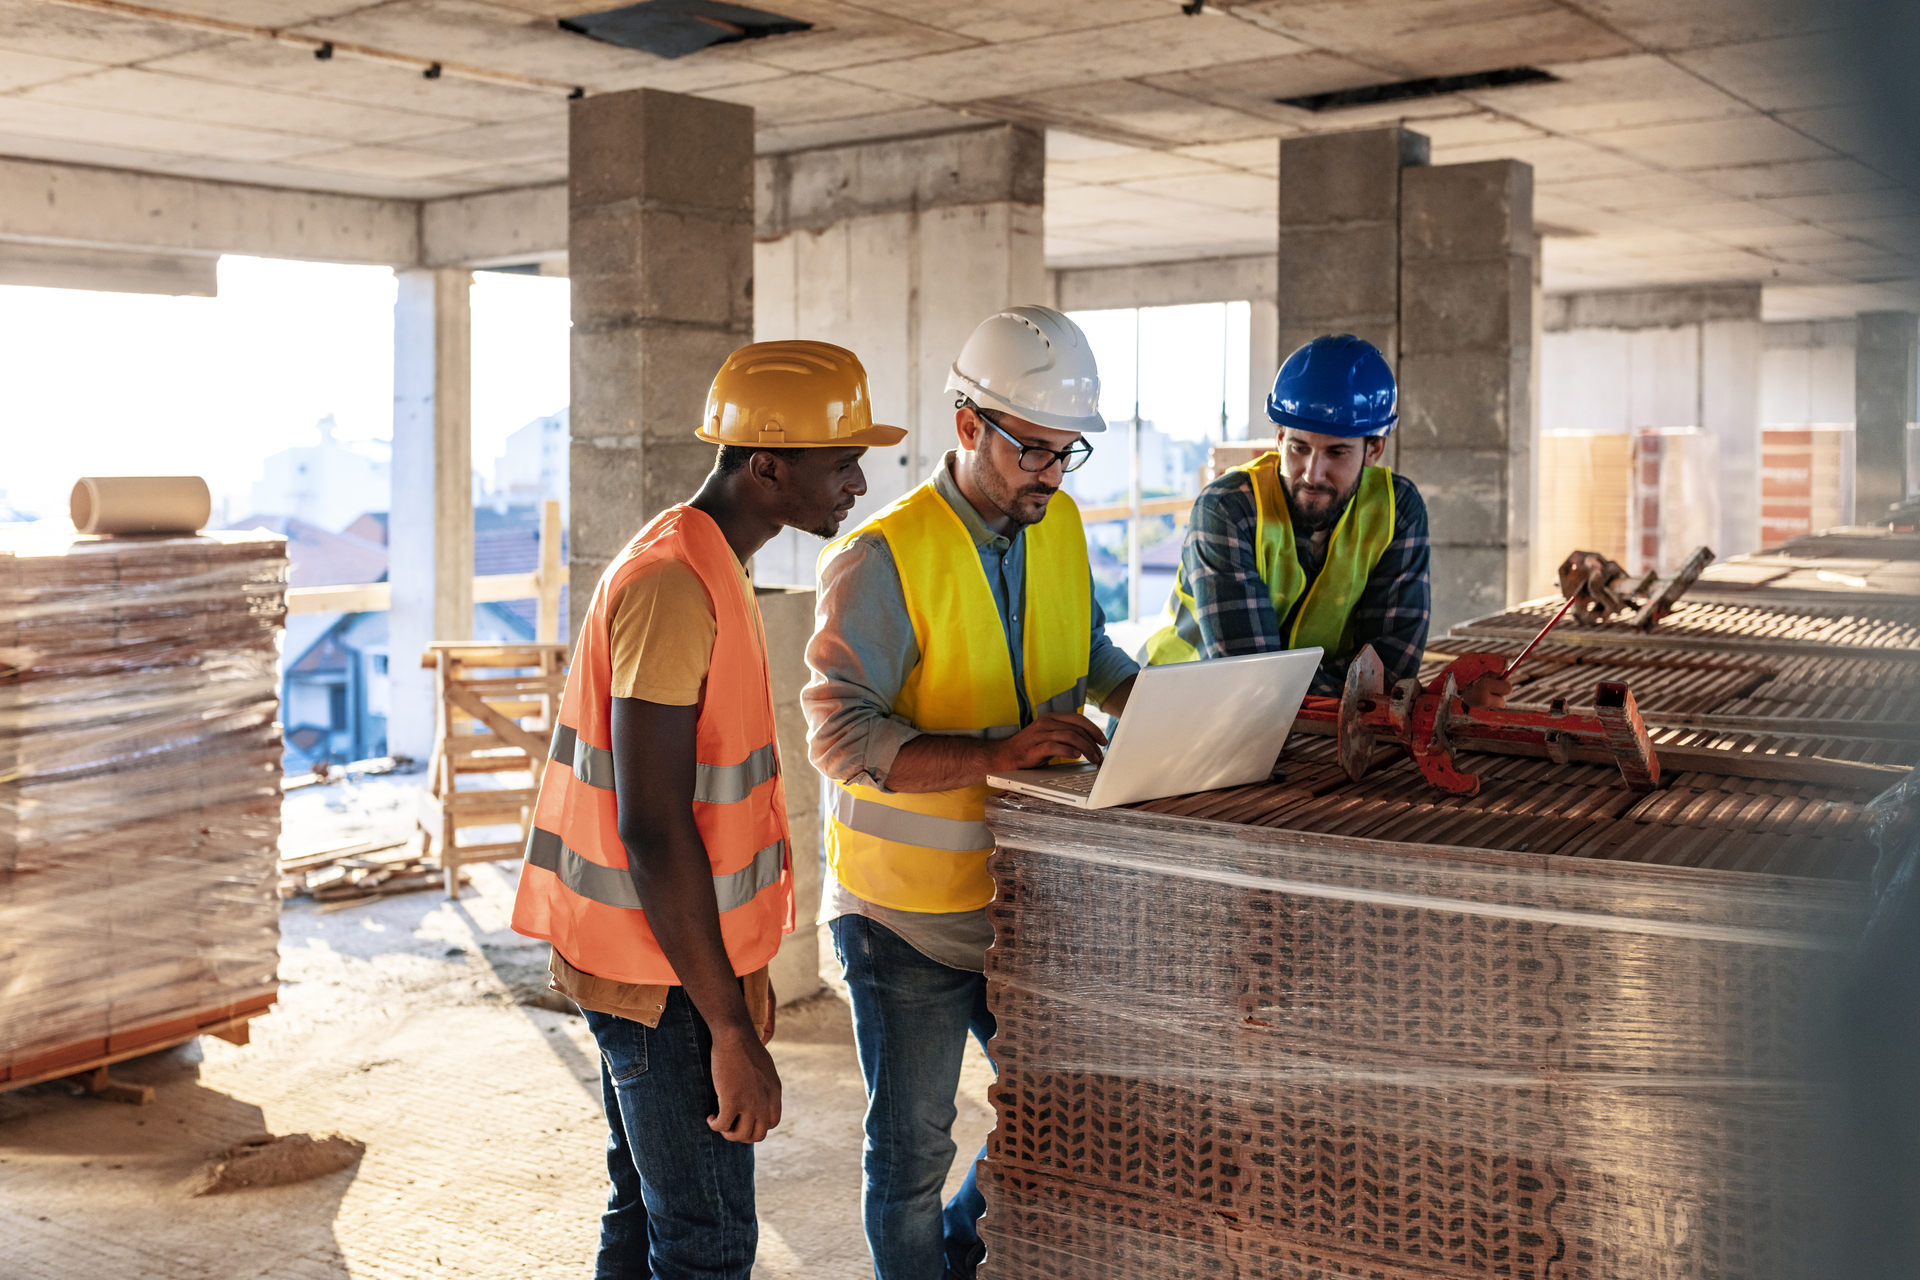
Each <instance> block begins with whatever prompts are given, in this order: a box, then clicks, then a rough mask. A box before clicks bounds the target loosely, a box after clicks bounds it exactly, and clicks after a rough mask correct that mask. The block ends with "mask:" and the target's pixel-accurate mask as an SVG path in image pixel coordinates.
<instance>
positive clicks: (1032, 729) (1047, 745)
mask: <svg viewBox="0 0 1920 1280" xmlns="http://www.w3.org/2000/svg"><path fill="white" fill-rule="evenodd" d="M1106 745H1107V735H1106V734H1104V733H1102V732H1100V726H1098V725H1096V724H1095V723H1094V722H1093V721H1091V720H1089V719H1087V718H1086V717H1085V716H1083V715H1080V714H1079V713H1077V712H1073V711H1049V712H1048V713H1047V714H1046V715H1043V716H1041V717H1040V718H1039V719H1038V720H1035V721H1034V722H1033V723H1032V724H1030V725H1028V726H1027V727H1026V728H1024V729H1022V730H1021V731H1020V732H1018V733H1016V734H1014V735H1013V736H1012V737H1011V738H1008V739H1007V740H1006V741H1004V742H1002V743H1000V745H999V748H998V750H997V751H996V752H995V757H996V758H995V761H994V764H993V767H992V768H991V769H989V770H988V772H989V773H1008V772H1011V771H1012V770H1015V769H1038V768H1040V767H1041V766H1042V765H1045V764H1046V763H1047V762H1048V761H1050V760H1074V759H1078V758H1079V757H1081V756H1085V757H1086V758H1087V760H1088V761H1090V762H1091V763H1093V764H1099V763H1100V759H1101V755H1100V748H1102V747H1104V746H1106Z"/></svg>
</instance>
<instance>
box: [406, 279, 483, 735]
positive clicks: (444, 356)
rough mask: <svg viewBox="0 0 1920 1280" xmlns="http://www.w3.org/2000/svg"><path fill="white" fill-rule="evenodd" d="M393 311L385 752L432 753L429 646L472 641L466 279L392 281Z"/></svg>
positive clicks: (470, 360)
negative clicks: (425, 655) (424, 664)
mask: <svg viewBox="0 0 1920 1280" xmlns="http://www.w3.org/2000/svg"><path fill="white" fill-rule="evenodd" d="M395 275H396V276H397V277H398V278H399V285H400V288H399V297H398V300H397V301H396V302H395V303H394V307H393V497H392V501H391V504H390V509H389V512H388V516H387V548H388V561H387V563H388V572H387V577H388V581H389V582H391V583H392V584H393V606H392V609H391V611H390V612H389V613H388V615H387V625H388V628H389V632H388V636H389V640H388V652H389V654H390V660H389V663H388V675H389V678H390V680H391V682H392V683H391V692H390V697H391V699H392V701H391V705H390V708H389V710H388V713H387V717H388V718H387V743H388V749H389V750H392V751H395V752H399V753H401V754H404V755H410V756H412V757H413V758H414V759H416V760H420V761H425V760H426V758H427V755H428V753H429V752H430V751H431V750H432V749H433V722H434V707H433V675H432V673H431V672H428V671H423V670H422V669H421V667H420V655H421V653H422V652H423V651H424V650H425V649H426V646H427V645H428V644H429V643H430V642H432V641H435V640H466V639H469V638H471V637H472V635H473V481H472V475H473V420H472V404H471V401H472V384H473V342H472V325H471V322H470V315H471V313H470V310H469V305H468V291H469V288H470V287H471V285H472V283H473V276H472V275H471V273H469V272H466V271H451V270H414V271H399V272H396V273H395Z"/></svg>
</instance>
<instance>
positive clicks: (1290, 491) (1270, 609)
mask: <svg viewBox="0 0 1920 1280" xmlns="http://www.w3.org/2000/svg"><path fill="white" fill-rule="evenodd" d="M1267 417H1268V418H1269V419H1270V420H1271V421H1272V422H1273V424H1274V426H1275V427H1276V429H1277V434H1278V436H1279V442H1278V443H1279V447H1278V449H1276V450H1275V451H1274V452H1272V453H1265V454H1262V455H1261V456H1260V457H1258V458H1255V459H1254V460H1253V461H1252V462H1249V463H1247V464H1245V465H1244V466H1239V467H1235V468H1233V469H1232V470H1231V471H1228V472H1227V473H1226V474H1225V475H1223V476H1221V477H1219V478H1218V479H1217V480H1215V481H1213V482H1212V483H1211V484H1209V485H1207V486H1206V487H1205V488H1204V489H1202V490H1201V491H1200V496H1199V497H1198V498H1197V499H1195V500H1194V504H1193V516H1192V519H1191V520H1190V521H1189V522H1188V525H1187V536H1186V542H1185V545H1184V546H1183V547H1182V548H1181V552H1180V571H1179V574H1178V575H1177V577H1176V578H1175V582H1174V589H1173V594H1172V596H1171V597H1169V599H1168V601H1167V616H1166V619H1165V625H1164V626H1162V627H1161V628H1160V629H1159V630H1158V631H1156V632H1155V633H1154V634H1153V636H1152V637H1151V638H1149V639H1148V641H1147V644H1146V649H1145V653H1144V655H1143V656H1144V657H1145V659H1146V661H1148V662H1150V663H1153V664H1156V665H1157V664H1161V663H1169V662H1192V661H1195V660H1196V659H1203V658H1225V657H1232V656H1235V655H1239V654H1247V653H1270V652H1273V651H1275V650H1280V649H1304V648H1311V647H1314V646H1318V647H1319V648H1321V649H1322V650H1324V651H1325V656H1324V657H1323V658H1322V659H1321V663H1320V670H1319V672H1318V673H1317V674H1316V676H1315V677H1314V682H1313V686H1312V689H1311V692H1313V693H1315V694H1321V695H1327V696H1334V695H1338V694H1339V692H1340V690H1341V686H1342V685H1343V684H1344V683H1345V681H1346V674H1347V664H1348V663H1349V662H1351V661H1352V659H1353V656H1354V654H1356V653H1358V652H1359V650H1360V648H1361V646H1362V645H1372V646H1373V649H1374V652H1375V653H1377V654H1379V655H1380V661H1381V663H1382V664H1383V665H1384V666H1385V667H1386V672H1387V684H1388V686H1389V687H1391V686H1392V684H1393V683H1394V682H1395V681H1397V680H1402V679H1406V678H1409V677H1412V676H1417V675H1418V674H1419V671H1420V655H1421V653H1422V651H1423V650H1424V649H1425V648H1426V641H1427V622H1428V618H1429V616H1430V614H1431V607H1432V597H1431V584H1430V583H1429V580H1428V574H1427V560H1428V547H1427V508H1426V504H1425V503H1424V502H1423V501H1421V498H1420V491H1419V490H1418V489H1417V488H1415V487H1414V484H1413V482H1412V481H1411V480H1409V479H1407V478H1406V477H1405V476H1397V475H1395V474H1394V473H1393V471H1392V469H1391V468H1389V467H1386V466H1384V465H1382V464H1381V459H1382V457H1383V456H1384V455H1385V453H1386V449H1387V436H1388V435H1389V434H1390V433H1391V432H1392V431H1393V428H1394V425H1395V423H1397V422H1398V421H1399V407H1398V390H1397V388H1396V387H1395V385H1394V379H1393V371H1392V370H1391V369H1389V368H1388V367H1387V362H1386V359H1385V358H1384V357H1383V356H1382V355H1381V354H1380V352H1379V350H1378V349H1376V348H1375V347H1374V345H1373V344H1372V343H1370V342H1366V341H1364V340H1362V339H1360V338H1356V337H1354V336H1353V335H1352V334H1350V333H1343V334H1329V335H1326V336H1323V337H1319V338H1315V339H1314V340H1313V341H1311V342H1309V343H1307V344H1306V345H1305V346H1303V347H1301V348H1300V349H1299V350H1297V351H1295V352H1294V353H1293V354H1292V355H1290V356H1288V357H1287V358H1286V361H1285V362H1284V363H1283V364H1282V365H1281V366H1280V373H1279V375H1278V376H1277V377H1276V378H1275V379H1274V381H1273V394H1272V395H1270V396H1268V397H1267ZM1507 692H1508V689H1507V687H1506V685H1505V682H1504V681H1501V680H1499V679H1498V678H1497V677H1489V678H1487V679H1485V680H1483V681H1476V682H1475V683H1474V684H1473V685H1471V686H1469V687H1468V689H1466V690H1464V691H1463V696H1464V697H1465V698H1466V700H1467V701H1468V702H1469V703H1473V704H1475V705H1498V704H1499V702H1500V700H1501V698H1502V697H1503V696H1504V695H1505V694H1506V693H1507Z"/></svg>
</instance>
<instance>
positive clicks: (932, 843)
mask: <svg viewBox="0 0 1920 1280" xmlns="http://www.w3.org/2000/svg"><path fill="white" fill-rule="evenodd" d="M833 816H834V818H835V819H837V820H838V821H839V822H840V824H841V825H842V826H846V827H851V828H853V829H854V830H855V831H858V832H859V833H860V834H862V835H868V836H873V837H874V838H875V839H878V840H891V841H893V842H894V843H895V844H914V845H919V846H920V847H921V848H923V849H944V850H946V851H947V852H949V853H977V852H979V851H980V850H982V849H991V848H993V832H991V831H989V830H987V824H986V823H984V822H964V821H962V820H961V819H959V818H940V817H935V816H934V815H933V814H930V813H912V812H909V811H908V810H906V809H895V808H893V807H892V806H891V805H884V804H880V803H879V802H878V801H874V800H865V799H862V798H861V797H859V796H856V795H854V794H853V793H852V792H851V791H848V790H847V789H846V788H845V787H834V788H833Z"/></svg>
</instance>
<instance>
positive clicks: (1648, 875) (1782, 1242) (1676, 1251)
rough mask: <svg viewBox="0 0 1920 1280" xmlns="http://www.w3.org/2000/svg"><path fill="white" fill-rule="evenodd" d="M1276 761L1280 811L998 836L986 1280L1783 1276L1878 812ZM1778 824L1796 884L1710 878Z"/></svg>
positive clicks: (1053, 810) (1271, 794)
mask: <svg viewBox="0 0 1920 1280" xmlns="http://www.w3.org/2000/svg"><path fill="white" fill-rule="evenodd" d="M1294 744H1295V745H1294V748H1292V749H1290V750H1289V753H1288V759H1287V761H1286V762H1285V763H1286V765H1287V768H1288V773H1289V777H1288V781H1287V782H1285V783H1270V784H1261V785H1259V786H1254V787H1246V788H1237V789H1230V790H1228V791H1222V792H1214V793H1209V794H1208V795H1207V796H1196V797H1187V798H1182V799H1179V800H1169V801H1158V802H1153V803H1151V804H1148V805H1143V806H1140V807H1138V808H1134V809H1121V810H1105V811H1093V812H1087V811H1076V810H1070V809H1066V808H1063V807H1061V806H1057V805H1051V804H1048V803H1047V802H1045V801H1041V800H1033V799H1026V798H1020V797H1003V798H1001V799H999V800H997V801H995V802H994V803H993V804H992V806H990V810H989V821H990V823H991V824H992V826H993V828H994V832H995V835H996V838H997V841H998V850H997V852H996V853H995V855H994V859H993V864H992V867H993V872H994V876H995V881H996V884H997V887H998V892H997V896H996V900H995V902H994V904H993V905H992V907H990V909H989V911H990V915H991V917H992V919H993V923H994V927H995V941H994V946H993V947H992V949H991V950H990V951H989V952H988V954H987V975H988V982H989V1000H990V1004H991V1007H992V1009H993V1012H994V1014H995V1017H996V1018H997V1019H998V1036H997V1038H996V1039H995V1040H994V1041H993V1044H992V1049H991V1051H992V1054H993V1056H994V1059H995V1062H996V1064H997V1066H998V1068H999V1079H998V1083H997V1085H996V1087H995V1089H994V1093H993V1098H994V1102H995V1107H996V1110H997V1113H998V1114H997V1120H998V1123H997V1126H996V1128H995V1131H994V1135H993V1137H992V1139H991V1141H990V1143H989V1149H988V1159H987V1160H986V1161H985V1162H984V1163H983V1165H982V1167H981V1169H980V1174H979V1180H980V1183H981V1185H982V1187H983V1188H984V1190H985V1194H986V1197H987V1202H988V1211H987V1215H986V1217H985V1219H983V1221H982V1224H981V1227H982V1231H981V1234H982V1238H983V1239H984V1240H985V1241H986V1243H987V1247H988V1259H987V1263H986V1267H985V1269H984V1270H983V1275H985V1276H988V1277H991V1280H1005V1278H1008V1277H1025V1276H1047V1277H1051V1278H1053V1280H1082V1278H1091V1277H1111V1278H1113V1280H1119V1278H1120V1277H1127V1278H1128V1280H1143V1278H1144V1280H1151V1278H1156V1277H1176V1276H1178V1277H1187V1276H1199V1275H1219V1276H1234V1277H1241V1278H1243V1280H1265V1278H1268V1277H1272V1278H1278V1277H1290V1278H1292V1277H1301V1278H1304V1277H1309V1276H1313V1277H1333V1276H1367V1277H1378V1278H1381V1280H1413V1278H1415V1277H1422V1278H1438V1277H1447V1278H1449V1280H1467V1278H1469V1277H1480V1276H1507V1277H1540V1278H1544V1277H1548V1276H1553V1277H1559V1276H1574V1277H1589V1278H1591V1280H1628V1278H1629V1277H1641V1276H1647V1275H1653V1274H1675V1275H1681V1274H1695V1275H1753V1274H1762V1273H1764V1274H1780V1275H1787V1274H1805V1273H1807V1271H1808V1268H1807V1266H1806V1265H1804V1264H1805V1263H1806V1262H1807V1258H1806V1256H1805V1254H1804V1252H1803V1251H1804V1249H1806V1248H1807V1247H1809V1244H1808V1242H1809V1241H1811V1240H1812V1239H1814V1238H1815V1237H1816V1235H1817V1232H1815V1231H1814V1230H1812V1229H1811V1228H1812V1225H1813V1224H1810V1222H1809V1220H1808V1219H1809V1212H1810V1210H1809V1205H1811V1204H1812V1203H1814V1198H1813V1197H1810V1196H1809V1195H1808V1194H1807V1193H1806V1186H1807V1182H1808V1179H1809V1178H1810V1177H1811V1176H1812V1175H1811V1173H1810V1171H1809V1161H1810V1160H1811V1158H1812V1155H1813V1153H1814V1152H1816V1151H1817V1150H1818V1143H1817V1142H1816V1141H1815V1136H1816V1133H1817V1110H1818V1108H1817V1106H1816V1105H1815V1100H1814V1099H1813V1097H1812V1096H1811V1094H1810V1089H1809V1087H1808V1086H1807V1085H1806V1083H1805V1081H1806V1080H1807V1079H1808V1077H1809V1074H1810V1071H1809V1064H1808V1063H1807V1062H1806V1061H1805V1057H1804V1055H1805V1046H1806V1044H1807V1041H1808V1037H1806V1036H1805V1034H1804V1028H1805V1027H1806V1026H1807V1025H1809V1021H1808V1020H1809V1019H1810V1018H1811V1017H1812V1016H1813V1014H1814V1006H1815V1004H1816V1002H1817V999H1818V996H1817V994H1816V993H1818V992H1819V991H1821V990H1823V989H1824V985H1825V984H1826V983H1827V982H1829V981H1830V980H1831V979H1832V977H1833V975H1834V973H1835V972H1836V966H1838V965H1839V964H1840V963H1841V962H1842V961H1841V959H1840V953H1839V952H1838V951H1837V950H1832V949H1829V948H1833V947H1835V946H1836V944H1837V941H1838V940H1839V939H1843V938H1846V937H1848V936H1849V935H1850V934H1852V933H1853V932H1854V931H1856V930H1857V929H1858V927H1859V921H1860V920H1861V918H1862V916H1863V914H1864V908H1865V904H1866V898H1867V894H1866V890H1865V887H1864V884H1863V881H1864V879H1865V877H1866V875H1867V874H1868V871H1869V869H1870V867H1871V865H1872V862H1873V857H1872V853H1871V849H1870V839H1869V836H1868V833H1867V827H1868V823H1867V822H1865V821H1864V820H1862V814H1863V811H1864V810H1865V808H1866V806H1867V804H1868V802H1869V801H1870V800H1871V798H1872V796H1873V792H1871V791H1869V790H1864V789H1860V788H1819V787H1799V788H1793V787H1770V786H1769V784H1764V783H1754V782H1751V781H1748V780H1741V779H1723V778H1715V777H1711V776H1708V775H1702V774H1688V775H1682V776H1680V777H1678V778H1675V779H1673V780H1672V785H1671V786H1670V788H1669V789H1668V790H1666V791H1661V792H1655V793H1653V795H1652V796H1637V795H1635V794H1634V793H1631V792H1627V791H1625V790H1624V789H1622V788H1621V787H1620V786H1619V784H1618V779H1617V772H1616V771H1613V770H1611V768H1610V767H1608V766H1599V765H1583V764H1570V765H1554V764H1552V763H1551V762H1549V761H1531V760H1528V761H1520V760H1513V759H1496V758H1493V757H1466V758H1465V759H1467V760H1470V761H1471V762H1472V767H1473V768H1474V769H1475V771H1476V772H1481V773H1482V776H1483V778H1484V779H1486V785H1484V786H1483V788H1482V791H1481V794H1480V795H1479V796H1478V797H1475V798H1473V799H1463V798H1460V797H1443V796H1438V795H1434V794H1432V793H1430V792H1427V791H1426V789H1425V788H1424V787H1423V785H1422V783H1421V782H1420V780H1419V778H1418V775H1417V774H1416V773H1414V771H1413V769H1412V766H1411V765H1410V764H1408V763H1406V762H1405V761H1402V762H1401V763H1400V764H1399V765H1398V766H1394V767H1392V768H1389V769H1387V770H1384V771H1380V772H1377V773H1376V774H1375V775H1373V776H1370V777H1369V778H1368V779H1366V780H1365V782H1364V783H1362V784H1351V783H1347V782H1346V781H1345V778H1344V775H1343V774H1342V773H1341V772H1340V770H1339V768H1338V765H1337V764H1336V763H1334V762H1333V760H1332V752H1331V750H1330V748H1331V743H1330V742H1329V741H1328V740H1326V739H1319V740H1314V741H1307V742H1303V741H1302V740H1301V739H1300V738H1298V737H1296V738H1295V739H1294ZM1296 751H1297V752H1298V754H1299V759H1297V760H1296V759H1295V755H1296ZM1296 775H1297V776H1296ZM1509 775H1511V776H1509ZM1723 788H1726V789H1724V790H1723ZM1803 793H1804V794H1803ZM1616 797H1617V798H1618V799H1620V800H1621V801H1624V803H1612V801H1613V800H1614V799H1615V798H1616ZM1356 800H1358V801H1359V803H1357V804H1356V803H1355V801H1356ZM1676 801H1684V803H1683V804H1680V805H1678V806H1676ZM1756 814H1759V815H1760V816H1759V817H1758V818H1756V817H1755V815H1756ZM1836 815H1837V816H1836ZM1772 817H1777V818H1778V820H1779V821H1778V824H1777V825H1780V826H1781V828H1782V829H1781V832H1780V833H1778V834H1779V835H1780V836H1781V837H1782V838H1781V839H1779V840H1775V841H1774V842H1772V843H1771V844H1768V845H1767V846H1766V847H1767V848H1768V849H1769V850H1773V851H1781V850H1784V849H1786V847H1787V845H1788V844H1789V843H1791V842H1792V839H1798V838H1800V837H1805V838H1806V839H1807V840H1809V841H1811V842H1812V843H1811V844H1809V845H1808V848H1809V849H1811V850H1812V851H1813V852H1814V853H1815V854H1817V855H1818V856H1812V857H1806V858H1791V859H1787V860H1784V861H1782V862H1781V863H1780V865H1781V866H1783V867H1790V871H1787V872H1785V873H1782V872H1780V871H1765V872H1762V871H1760V870H1754V869H1749V870H1730V869H1726V868H1727V867H1728V866H1729V865H1731V864H1732V861H1733V860H1730V859H1728V858H1726V857H1723V856H1721V854H1723V853H1724V852H1725V851H1726V850H1728V849H1730V848H1732V847H1733V846H1734V845H1736V844H1739V843H1741V840H1740V835H1741V833H1742V832H1743V831H1746V830H1748V829H1749V828H1752V827H1753V826H1754V824H1755V823H1756V822H1757V823H1758V824H1759V825H1760V826H1761V827H1765V826H1766V824H1767V823H1768V822H1769V821H1770V820H1771V818H1772ZM1809 818H1811V822H1809V821H1807V819H1809ZM1796 823H1798V824H1799V826H1795V824H1796ZM1803 827H1804V828H1805V830H1801V828H1803ZM1636 829H1643V830H1644V831H1645V832H1647V833H1650V834H1649V837H1648V838H1643V839H1641V840H1639V841H1638V842H1637V843H1636V842H1634V841H1633V840H1631V839H1622V838H1616V837H1615V836H1614V834H1613V833H1614V832H1624V833H1632V832H1634V831H1635V830H1636ZM1790 838H1791V839H1790ZM1656 846H1657V851H1655V850H1656ZM1814 846H1818V847H1817V848H1815V847H1814ZM1549 850H1553V851H1552V852H1549Z"/></svg>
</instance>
